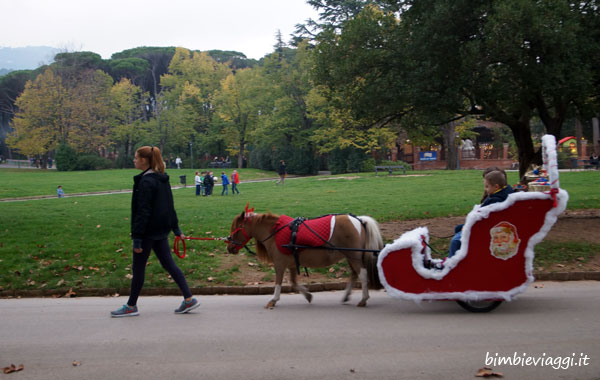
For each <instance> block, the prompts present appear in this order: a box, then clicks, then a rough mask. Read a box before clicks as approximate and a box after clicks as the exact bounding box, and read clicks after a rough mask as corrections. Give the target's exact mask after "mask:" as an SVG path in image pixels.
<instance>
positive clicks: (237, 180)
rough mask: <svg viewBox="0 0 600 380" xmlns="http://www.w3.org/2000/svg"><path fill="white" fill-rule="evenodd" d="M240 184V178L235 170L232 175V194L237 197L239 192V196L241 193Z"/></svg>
mask: <svg viewBox="0 0 600 380" xmlns="http://www.w3.org/2000/svg"><path fill="white" fill-rule="evenodd" d="M239 183H240V176H239V175H238V172H237V170H235V169H234V170H233V173H232V174H231V194H232V195H235V193H236V192H237V193H238V194H239V193H240V191H239V190H238V188H237V185H239Z"/></svg>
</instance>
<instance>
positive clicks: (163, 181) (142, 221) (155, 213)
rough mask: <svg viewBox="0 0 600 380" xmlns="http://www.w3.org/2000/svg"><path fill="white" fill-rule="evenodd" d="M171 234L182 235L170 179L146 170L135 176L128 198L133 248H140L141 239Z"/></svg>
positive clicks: (156, 238)
mask: <svg viewBox="0 0 600 380" xmlns="http://www.w3.org/2000/svg"><path fill="white" fill-rule="evenodd" d="M171 231H173V233H175V235H177V236H179V235H181V230H180V229H179V222H178V220H177V213H176V212H175V207H174V205H173V193H172V192H171V185H170V184H169V176H168V175H167V174H161V173H156V172H152V171H151V172H148V170H146V171H144V172H143V173H140V174H138V175H136V176H135V177H133V196H132V197H131V238H132V239H133V247H134V248H141V242H142V239H152V240H162V239H166V238H167V237H168V236H169V233H170V232H171Z"/></svg>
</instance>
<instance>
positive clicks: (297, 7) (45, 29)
mask: <svg viewBox="0 0 600 380" xmlns="http://www.w3.org/2000/svg"><path fill="white" fill-rule="evenodd" d="M0 9H2V11H3V12H2V13H3V17H2V22H0V36H1V37H0V46H2V47H23V46H51V47H56V48H60V49H63V50H66V51H93V52H95V53H98V54H100V55H101V56H102V58H105V59H107V58H110V56H111V54H113V53H116V52H119V51H122V50H125V49H130V48H134V47H138V46H182V47H185V48H188V49H193V50H196V49H197V50H211V49H219V50H235V51H240V52H242V53H244V54H246V56H247V57H248V58H255V59H258V58H261V57H263V56H264V55H265V54H267V53H270V52H272V51H273V45H274V44H275V34H276V32H277V30H278V29H279V30H281V33H282V36H283V38H284V41H285V42H288V41H289V39H290V38H289V35H290V34H291V33H292V32H293V31H294V27H295V25H296V24H298V23H303V22H304V21H305V20H306V19H307V18H313V19H316V18H317V12H316V11H315V10H314V9H313V8H312V7H310V6H309V5H308V4H306V2H305V0H161V1H159V0H0Z"/></svg>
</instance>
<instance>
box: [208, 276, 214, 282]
mask: <svg viewBox="0 0 600 380" xmlns="http://www.w3.org/2000/svg"><path fill="white" fill-rule="evenodd" d="M206 280H207V281H214V280H215V279H214V278H212V277H209V278H207V279H206Z"/></svg>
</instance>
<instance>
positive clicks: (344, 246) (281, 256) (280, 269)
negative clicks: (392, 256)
mask: <svg viewBox="0 0 600 380" xmlns="http://www.w3.org/2000/svg"><path fill="white" fill-rule="evenodd" d="M253 211H254V209H251V210H248V206H247V205H246V209H245V210H244V212H242V213H241V214H240V215H237V216H236V217H235V218H234V219H233V222H232V223H231V233H230V236H229V240H228V243H227V250H228V252H229V253H238V252H239V250H240V249H241V248H242V247H245V246H246V244H247V243H248V242H249V241H250V240H252V239H253V238H254V239H255V240H256V251H257V256H258V259H259V260H260V261H262V262H266V263H270V264H273V266H274V268H275V290H274V293H273V297H272V298H271V299H270V300H269V302H268V303H267V305H266V306H265V308H267V309H272V308H274V307H275V304H276V303H277V302H278V301H279V298H280V293H281V283H282V282H283V276H284V273H285V270H286V269H288V270H289V272H290V282H291V283H292V287H293V289H294V290H295V291H297V292H300V293H302V295H303V296H304V297H305V298H306V300H307V301H308V302H309V303H310V302H311V301H312V294H310V293H309V291H308V289H307V288H306V287H304V286H302V285H299V284H298V283H297V275H298V274H299V267H300V266H303V267H306V268H319V267H327V266H330V265H333V264H335V263H337V262H338V261H340V260H342V259H344V258H345V259H346V260H347V261H348V264H349V266H350V269H351V271H352V273H351V276H350V279H349V281H348V283H347V285H346V288H345V291H344V296H343V298H342V303H346V302H347V301H348V300H349V299H350V294H351V292H352V284H353V282H354V281H356V279H357V278H359V279H360V282H361V289H362V299H361V300H360V302H359V303H358V305H357V306H359V307H365V306H366V305H367V300H368V299H369V290H368V289H369V286H370V287H371V289H381V288H382V285H381V283H380V282H379V277H378V272H377V257H376V254H375V252H378V251H379V250H381V249H382V248H383V239H382V237H381V232H380V231H379V224H378V223H377V221H375V219H373V218H371V217H369V216H358V217H357V216H353V215H349V214H348V215H346V214H344V215H327V216H325V217H322V218H319V219H323V218H328V220H327V221H325V222H324V223H330V227H331V228H328V227H325V230H326V231H327V232H328V233H329V234H328V235H326V234H325V233H323V232H322V231H323V229H321V230H319V232H317V231H315V230H314V229H316V228H315V227H314V226H315V225H314V224H312V226H313V227H311V224H308V223H310V222H311V221H315V220H316V219H312V220H308V221H307V224H306V227H305V228H304V231H303V232H302V231H300V230H299V233H300V232H302V233H303V234H304V236H305V237H306V235H310V236H312V237H313V240H315V239H316V240H317V244H314V245H313V246H311V247H307V246H306V245H301V248H300V249H298V252H297V256H295V255H294V254H292V251H291V249H293V246H292V247H291V249H290V247H285V245H287V244H290V241H289V240H287V242H285V241H284V242H285V244H282V242H281V238H282V236H283V235H284V234H286V233H287V234H288V235H287V236H289V234H290V226H291V225H292V224H293V223H294V221H298V220H299V223H298V224H299V225H300V227H302V225H303V224H304V223H303V222H304V219H295V220H293V219H292V218H290V217H287V216H285V215H276V214H272V213H266V214H256V213H254V212H253ZM290 220H292V221H291V222H290ZM286 222H287V223H286ZM321 225H323V224H321ZM283 238H284V239H285V238H286V237H283ZM278 240H279V242H278ZM282 245H283V246H284V247H282ZM369 279H370V281H369Z"/></svg>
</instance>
